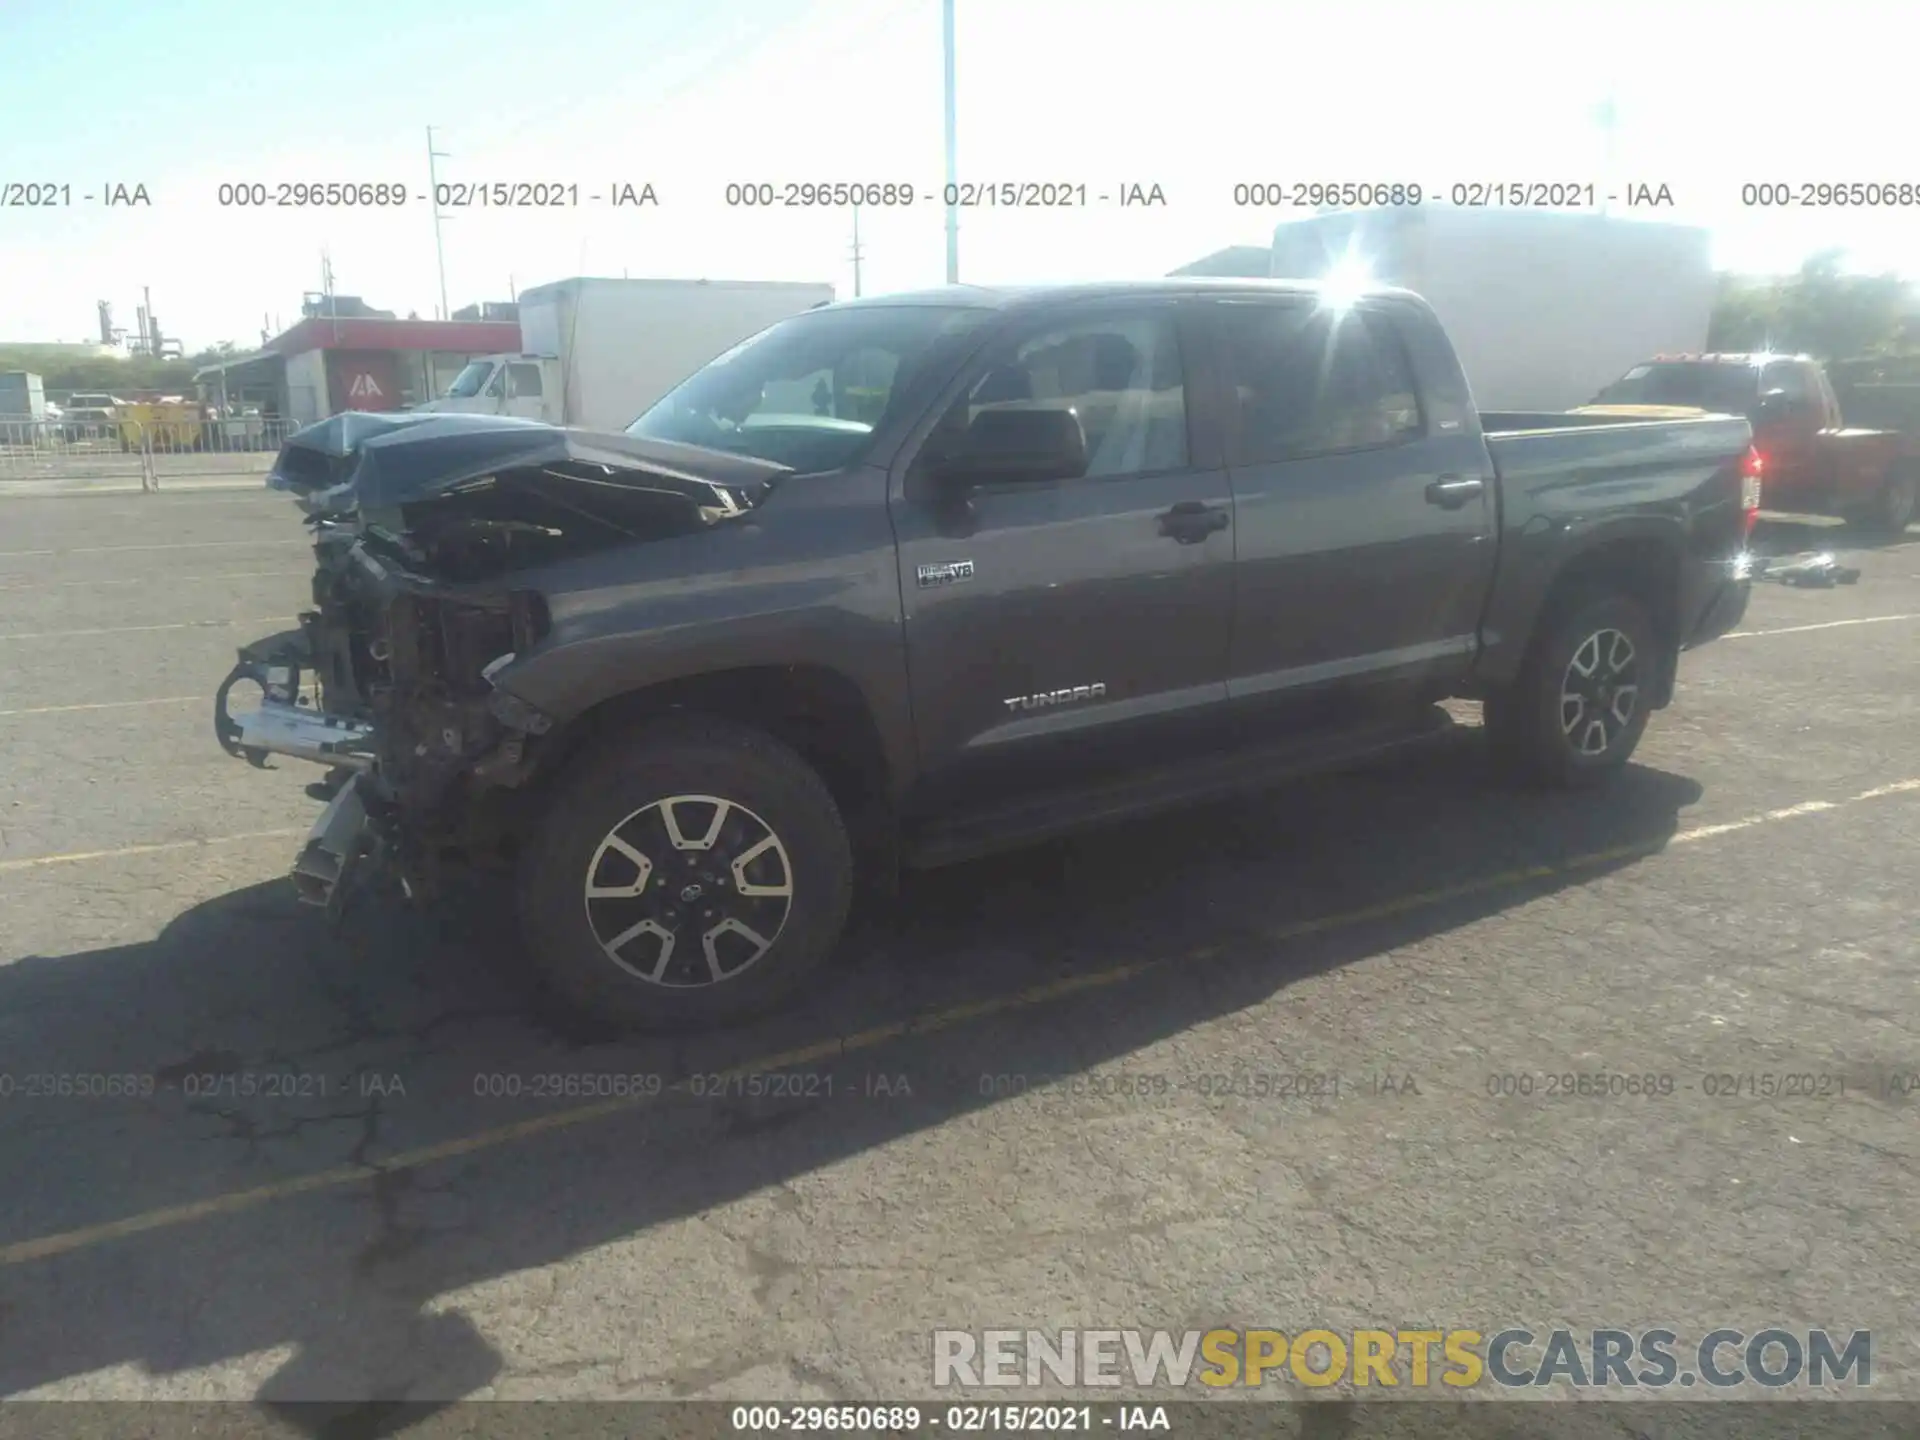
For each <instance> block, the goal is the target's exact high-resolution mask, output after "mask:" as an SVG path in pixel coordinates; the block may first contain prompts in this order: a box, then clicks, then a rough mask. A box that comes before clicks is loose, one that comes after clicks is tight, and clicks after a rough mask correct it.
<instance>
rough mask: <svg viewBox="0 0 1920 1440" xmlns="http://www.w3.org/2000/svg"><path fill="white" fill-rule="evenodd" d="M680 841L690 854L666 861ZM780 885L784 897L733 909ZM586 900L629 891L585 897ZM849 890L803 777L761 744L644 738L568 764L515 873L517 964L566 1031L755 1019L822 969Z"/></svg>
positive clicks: (753, 735)
mask: <svg viewBox="0 0 1920 1440" xmlns="http://www.w3.org/2000/svg"><path fill="white" fill-rule="evenodd" d="M699 797H710V798H711V799H712V800H715V801H725V802H727V805H728V810H727V811H726V813H725V814H724V815H721V812H720V807H719V806H718V805H717V804H711V803H708V802H707V801H705V800H702V799H700V798H699ZM716 816H720V818H719V819H716V818H715V817H716ZM703 827H704V828H703ZM696 828H699V829H700V835H699V836H698V837H695V836H694V833H693V832H694V830H695V829H696ZM616 832H617V835H616ZM768 836H771V837H772V840H773V844H772V845H771V846H768V845H767V844H766V843H765V842H766V838H767V837H768ZM676 837H677V839H676ZM695 838H698V839H702V840H705V841H706V842H708V844H707V847H706V848H699V847H697V846H691V847H687V848H679V847H678V844H677V841H686V840H690V839H695ZM635 854H638V855H640V856H643V857H644V858H645V859H646V860H647V862H648V868H647V869H646V870H643V869H642V867H641V865H640V864H639V863H637V862H636V861H635V860H634V859H633V858H631V857H633V856H634V855H635ZM742 855H746V856H747V857H748V858H746V859H744V860H741V859H740V858H739V857H740V856H742ZM666 877H671V881H670V883H669V880H668V879H667V878H666ZM636 882H638V883H637V884H636ZM782 884H784V885H785V887H786V890H787V894H786V895H785V897H784V899H783V898H782V897H781V896H779V895H777V894H765V893H762V894H754V895H746V894H742V893H741V889H742V887H743V886H745V885H752V886H754V887H756V889H758V890H760V891H777V890H778V889H779V887H780V886H781V885H782ZM589 888H595V889H599V890H602V891H607V890H627V891H630V892H631V893H628V894H623V895H618V896H606V895H601V896H595V897H589V895H588V893H587V891H588V889H589ZM852 888H853V851H852V845H851V843H850V841H849V839H848V835H847V829H846V825H845V823H844V821H843V820H842V818H841V815H840V810H839V807H838V806H837V805H835V803H834V800H833V796H832V795H831V794H830V793H829V792H828V790H827V787H826V785H825V784H824V783H823V782H822V781H821V779H820V777H819V775H818V774H816V773H815V771H814V770H813V769H812V767H810V766H809V765H808V764H807V763H806V762H805V761H804V760H802V759H801V758H800V757H799V756H798V755H796V754H795V753H794V752H793V751H792V750H790V749H788V748H787V747H786V746H785V745H783V744H781V743H780V742H779V741H777V740H774V739H773V738H772V737H771V736H768V735H764V734H761V733H760V732H758V731H756V730H751V729H748V728H747V727H745V726H740V725H734V724H730V723H728V722H725V721H720V720H708V719H702V720H700V721H698V722H691V721H671V722H666V723H662V724H659V725H656V726H653V727H650V728H648V729H647V730H645V731H643V732H641V733H639V734H637V735H634V736H632V737H631V738H629V739H627V740H625V741H623V742H620V743H610V744H602V745H599V746H596V747H595V748H593V749H591V750H589V751H587V752H586V753H584V754H582V755H580V756H579V757H577V758H576V759H575V760H574V762H573V763H572V764H571V765H570V766H569V767H568V769H567V771H566V773H565V774H563V775H562V776H561V777H559V780H558V783H557V784H556V786H555V788H554V790H553V792H552V794H551V795H550V796H549V798H548V801H547V803H546V805H545V808H544V810H543V812H542V816H541V818H540V820H539V821H538V822H537V823H536V825H535V826H534V827H533V830H532V833H531V834H530V835H529V836H528V837H527V844H526V845H525V847H524V849H523V852H522V855H521V860H520V866H519V892H520V896H519V899H520V921H521V929H522V932H523V934H524V935H525V937H526V942H527V947H528V950H529V951H530V952H531V955H532V958H533V961H534V963H535V965H536V966H538V967H539V968H540V970H541V971H542V972H543V973H544V975H545V977H546V979H547V981H548V983H549V984H550V985H551V987H552V989H553V990H554V992H555V993H556V994H557V995H558V996H559V997H560V999H561V1000H563V1001H564V1002H566V1003H567V1004H568V1005H569V1006H571V1007H572V1008H574V1009H576V1010H578V1011H580V1012H581V1014H582V1015H583V1017H584V1018H587V1019H589V1020H592V1021H595V1022H599V1023H606V1022H611V1023H612V1024H614V1025H615V1026H617V1027H619V1028H620V1029H625V1030H660V1029H690V1028H700V1027H704V1026H713V1025H725V1024H730V1023H733V1022H736V1021H739V1020H744V1019H748V1018H750V1017H752V1016H754V1015H758V1014H760V1013H762V1012H764V1011H766V1010H768V1009H771V1008H772V1007H773V1006H775V1005H777V1004H778V1003H779V1002H780V1001H781V1000H783V999H785V998H786V997H787V996H788V995H790V994H791V993H792V992H793V991H794V990H795V989H796V988H797V987H798V986H799V985H800V984H801V982H802V981H804V980H805V979H806V978H807V977H808V976H809V975H810V974H811V973H812V972H813V971H814V969H815V968H816V967H817V966H818V965H819V964H820V963H821V962H822V961H823V960H825V959H826V958H827V956H828V955H829V954H831V953H832V951H833V948H834V946H835V945H836V944H837V943H838V942H839V939H840V934H841V931H842V929H843V928H844V927H845V924H846V917H847V908H848V904H849V901H850V898H851V893H852ZM709 921H711V922H712V923H711V925H708V926H707V928H705V929H702V928H700V927H701V926H702V925H703V924H706V922H709ZM729 922H731V924H732V925H733V926H744V927H745V928H744V930H742V929H737V928H729ZM630 927H631V928H630ZM643 927H651V928H643ZM622 935H625V936H627V937H628V938H627V939H626V940H625V941H624V943H614V944H612V947H611V951H610V950H609V948H607V947H606V946H603V944H602V941H603V939H604V940H606V941H609V942H620V940H621V936H622ZM667 935H671V937H672V940H671V944H669V943H668V941H667V939H666V938H665V937H666V936H667ZM761 941H767V942H770V943H767V944H765V945H761V944H760V943H759V942H761ZM615 955H618V956H619V958H618V959H617V960H616V959H615V958H614V956H615ZM715 962H718V964H719V967H720V970H721V972H722V973H721V977H720V978H717V979H716V978H713V976H712V973H711V972H712V970H713V966H714V963H715Z"/></svg>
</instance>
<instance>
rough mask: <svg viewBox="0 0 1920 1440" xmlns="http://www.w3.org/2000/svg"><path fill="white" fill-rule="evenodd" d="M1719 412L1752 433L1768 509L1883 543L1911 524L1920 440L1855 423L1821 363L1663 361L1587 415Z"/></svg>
mask: <svg viewBox="0 0 1920 1440" xmlns="http://www.w3.org/2000/svg"><path fill="white" fill-rule="evenodd" d="M1714 411H1718V412H1721V413H1725V414H1729V415H1744V416H1746V417H1747V419H1748V421H1749V422H1750V423H1751V424H1752V426H1753V443H1754V447H1755V453H1756V455H1757V456H1758V457H1759V464H1760V467H1761V475H1762V480H1763V484H1764V486H1765V490H1766V497H1767V508H1768V509H1769V510H1785V511H1789V512H1793V513H1796V514H1805V515H1827V516H1833V517H1837V518H1839V519H1843V520H1848V521H1851V522H1853V523H1854V524H1855V525H1857V526H1859V527H1861V528H1863V529H1865V530H1868V531H1871V532H1875V533H1878V534H1880V535H1883V536H1897V535H1899V534H1901V533H1903V532H1904V531H1905V530H1906V528H1907V526H1908V525H1909V524H1911V523H1912V521H1913V518H1914V511H1915V505H1916V500H1917V499H1920V440H1917V439H1916V438H1915V437H1914V436H1912V435H1909V434H1904V433H1902V432H1900V431H1897V430H1873V429H1868V428H1865V427H1863V426H1857V425H1849V424H1848V423H1847V421H1846V420H1845V418H1844V417H1843V416H1842V414H1841V402H1840V399H1839V397H1838V396H1837V395H1836V393H1835V391H1834V387H1833V384H1832V382H1831V381H1829V380H1828V378H1827V372H1826V370H1825V368H1824V367H1823V366H1821V364H1820V363H1819V362H1818V361H1816V360H1812V359H1809V358H1808V357H1807V356H1805V355H1772V354H1762V355H1744V354H1742V355H1719V354H1715V355H1662V356H1656V357H1655V358H1654V359H1652V360H1649V361H1647V362H1646V363H1644V364H1641V365H1636V366H1634V367H1633V369H1631V370H1629V371H1628V372H1627V373H1626V374H1625V375H1623V376H1621V377H1620V378H1619V379H1618V380H1616V381H1614V382H1613V384H1611V385H1609V386H1607V388H1606V389H1604V390H1602V391H1601V392H1600V393H1599V394H1598V395H1597V396H1595V397H1594V399H1593V401H1592V403H1591V404H1588V405H1584V406H1582V407H1580V410H1579V411H1577V412H1575V413H1578V414H1588V415H1612V416H1616V417H1625V416H1634V417H1638V418H1642V419H1648V418H1655V417H1660V416H1677V415H1688V414H1695V415H1697V414H1705V413H1709V412H1714Z"/></svg>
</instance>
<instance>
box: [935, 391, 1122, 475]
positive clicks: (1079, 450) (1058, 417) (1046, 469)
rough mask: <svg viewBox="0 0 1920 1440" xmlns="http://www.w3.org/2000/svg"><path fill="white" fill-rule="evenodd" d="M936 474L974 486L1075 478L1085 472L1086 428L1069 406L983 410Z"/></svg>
mask: <svg viewBox="0 0 1920 1440" xmlns="http://www.w3.org/2000/svg"><path fill="white" fill-rule="evenodd" d="M936 473H937V474H938V475H939V477H940V478H941V479H942V480H945V481H950V482H962V483H967V484H975V485H991V484H998V483H1003V482H1007V481H1036V480H1039V481H1044V480H1077V479H1079V478H1080V477H1081V476H1082V475H1084V474H1086V473H1087V435H1086V431H1085V430H1084V429H1082V428H1081V425H1080V417H1079V416H1078V415H1076V414H1075V413H1074V412H1073V411H1072V410H1070V409H1048V410H982V411H981V412H980V413H979V414H978V415H976V416H974V417H973V423H972V424H970V425H969V426H968V427H967V433H966V438H965V439H964V440H962V441H961V442H960V443H959V444H958V445H956V446H955V447H954V448H953V449H952V450H950V451H948V452H947V454H945V455H944V456H942V457H941V458H940V460H939V462H938V465H937V467H936Z"/></svg>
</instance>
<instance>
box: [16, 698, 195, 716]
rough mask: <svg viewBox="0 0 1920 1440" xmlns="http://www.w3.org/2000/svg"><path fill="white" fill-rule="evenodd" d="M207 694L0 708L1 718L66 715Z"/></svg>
mask: <svg viewBox="0 0 1920 1440" xmlns="http://www.w3.org/2000/svg"><path fill="white" fill-rule="evenodd" d="M206 698H207V697H206V696H205V695H162V696H160V697H159V698H158V699H156V700H94V701H90V702H88V703H87V704H85V705H35V706H34V707H32V708H31V709H28V710H0V720H5V719H6V718H8V717H9V716H12V715H66V714H70V713H71V712H73V711H75V710H125V709H129V708H131V707H132V706H136V705H185V704H187V703H188V702H189V701H195V702H198V701H202V700H205V699H206Z"/></svg>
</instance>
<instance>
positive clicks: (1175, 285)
mask: <svg viewBox="0 0 1920 1440" xmlns="http://www.w3.org/2000/svg"><path fill="white" fill-rule="evenodd" d="M1320 290H1321V286H1320V285H1319V283H1318V282H1316V281H1312V280H1254V279H1240V278H1232V277H1225V276H1203V275H1182V276H1178V277H1170V278H1165V279H1155V280H1103V281H1096V282H1091V283H1084V282H1083V283H1078V284H1069V285H992V286H989V285H942V286H940V287H939V288H938V289H932V290H908V291H903V292H901V293H899V294H895V295H863V296H861V297H860V298H859V299H856V300H840V301H836V302H835V303H834V304H833V305H832V306H831V307H821V308H832V309H835V310H848V309H853V308H855V307H862V308H868V309H872V308H880V307H886V306H900V305H929V306H939V307H942V308H945V309H955V308H959V309H969V310H1016V309H1026V308H1030V307H1031V308H1041V307H1045V306H1049V305H1057V304H1065V303H1072V302H1076V301H1083V300H1125V299H1147V298H1153V297H1162V296H1167V297H1171V296H1180V295H1297V296H1302V297H1306V298H1311V297H1313V296H1315V295H1317V294H1319V293H1320ZM1387 297H1394V298H1399V299H1408V300H1418V299H1419V297H1418V296H1416V295H1415V294H1414V293H1413V292H1412V291H1410V290H1402V289H1398V288H1396V287H1394V286H1391V285H1374V286H1369V287H1367V289H1365V290H1364V291H1362V292H1360V295H1359V298H1364V299H1369V300H1371V299H1382V298H1387Z"/></svg>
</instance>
